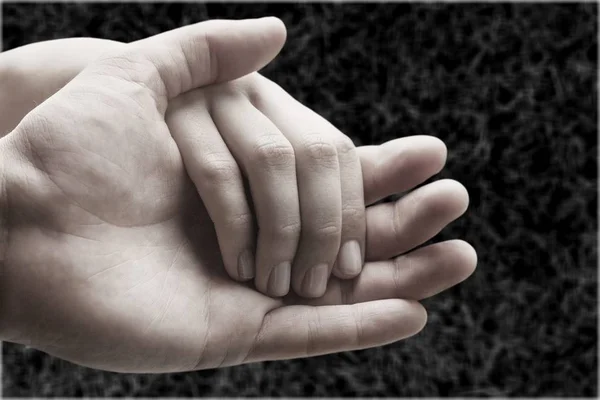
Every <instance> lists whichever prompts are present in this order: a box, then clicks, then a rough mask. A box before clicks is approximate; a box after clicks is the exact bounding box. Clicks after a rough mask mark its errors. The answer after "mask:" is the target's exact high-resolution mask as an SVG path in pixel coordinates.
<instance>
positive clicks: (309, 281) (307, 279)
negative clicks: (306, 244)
mask: <svg viewBox="0 0 600 400" xmlns="http://www.w3.org/2000/svg"><path fill="white" fill-rule="evenodd" d="M327 279H329V267H328V266H327V264H319V265H317V266H316V267H313V268H311V269H310V270H308V272H307V273H306V275H304V281H303V282H302V290H303V291H304V295H305V296H309V297H321V296H323V294H325V289H327Z"/></svg>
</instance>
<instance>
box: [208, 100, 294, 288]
mask: <svg viewBox="0 0 600 400" xmlns="http://www.w3.org/2000/svg"><path fill="white" fill-rule="evenodd" d="M211 110H212V111H211V114H212V116H213V119H214V121H215V122H216V125H217V127H218V128H219V132H221V134H222V136H223V138H224V139H225V142H226V143H227V146H228V148H229V149H230V150H231V152H232V154H233V155H234V157H235V159H236V161H237V162H238V165H241V166H242V168H243V172H244V173H245V175H246V176H247V177H248V180H249V186H250V192H251V194H252V201H253V204H254V212H255V216H256V220H257V224H258V239H257V247H256V262H255V264H256V277H255V285H256V288H257V289H258V290H259V291H261V292H262V293H265V294H267V295H270V296H275V297H279V296H284V295H286V294H287V293H288V291H289V286H290V276H291V266H292V262H293V260H294V254H295V253H296V249H297V247H298V240H299V238H300V229H301V220H300V207H299V200H298V187H297V183H296V182H297V181H296V160H295V155H294V149H293V147H292V145H291V144H290V143H289V141H288V140H287V139H286V138H285V137H284V136H283V134H282V133H281V132H280V131H279V130H278V129H277V127H276V126H275V125H273V123H272V122H271V121H270V120H269V119H268V118H267V117H265V116H264V115H263V114H262V113H260V111H258V110H257V109H256V108H254V106H253V105H252V104H251V103H250V102H249V100H248V99H247V98H246V97H245V96H244V95H242V94H239V93H233V94H232V95H231V96H229V98H228V99H227V101H222V100H218V99H215V101H214V103H213V104H212V106H211ZM231 110H235V113H232V112H231Z"/></svg>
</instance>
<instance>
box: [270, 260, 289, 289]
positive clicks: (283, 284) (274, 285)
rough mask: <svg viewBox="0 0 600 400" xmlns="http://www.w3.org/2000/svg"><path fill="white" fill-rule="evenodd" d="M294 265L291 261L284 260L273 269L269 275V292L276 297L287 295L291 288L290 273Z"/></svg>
mask: <svg viewBox="0 0 600 400" xmlns="http://www.w3.org/2000/svg"><path fill="white" fill-rule="evenodd" d="M291 271H292V265H291V264H290V263H289V262H282V263H281V264H279V265H278V266H276V267H275V268H273V271H271V276H270V277H269V285H268V288H269V293H270V294H271V296H274V297H282V296H285V295H286V294H287V293H288V291H289V290H290V275H291Z"/></svg>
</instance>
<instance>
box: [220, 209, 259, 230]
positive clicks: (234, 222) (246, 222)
mask: <svg viewBox="0 0 600 400" xmlns="http://www.w3.org/2000/svg"><path fill="white" fill-rule="evenodd" d="M253 222H254V216H253V215H252V213H251V212H249V211H246V212H242V213H239V214H230V215H228V216H227V217H226V219H225V221H224V225H225V227H227V229H230V230H246V228H247V227H248V226H250V225H252V223H253Z"/></svg>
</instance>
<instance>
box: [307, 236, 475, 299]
mask: <svg viewBox="0 0 600 400" xmlns="http://www.w3.org/2000/svg"><path fill="white" fill-rule="evenodd" d="M476 266H477V253H476V252H475V249H473V247H471V245H469V244H468V243H466V242H464V241H462V240H449V241H446V242H442V243H435V244H432V245H429V246H426V247H423V248H420V249H417V250H415V251H412V252H410V253H408V254H405V255H402V256H399V257H396V258H395V259H392V260H386V261H377V262H368V263H367V264H366V265H365V266H364V268H363V271H362V273H361V274H360V275H359V276H358V277H356V278H355V279H354V280H353V281H341V280H335V281H332V282H331V283H330V285H329V287H328V288H327V293H326V294H325V295H324V296H323V297H321V298H319V299H315V300H314V302H313V303H311V305H336V304H355V303H363V302H368V301H374V300H383V299H395V298H402V299H409V300H417V301H420V300H423V299H426V298H428V297H431V296H434V295H436V294H438V293H440V292H443V291H444V290H447V289H449V288H451V287H453V286H455V285H458V284H459V283H461V282H462V281H464V280H465V279H467V278H468V277H469V276H471V274H473V272H474V271H475V268H476Z"/></svg>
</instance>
